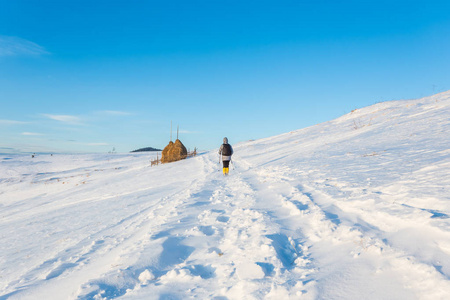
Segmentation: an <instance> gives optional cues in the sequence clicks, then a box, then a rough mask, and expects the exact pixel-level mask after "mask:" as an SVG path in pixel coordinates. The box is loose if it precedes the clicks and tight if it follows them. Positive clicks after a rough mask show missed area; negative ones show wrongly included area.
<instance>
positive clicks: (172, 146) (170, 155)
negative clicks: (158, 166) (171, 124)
mask: <svg viewBox="0 0 450 300" xmlns="http://www.w3.org/2000/svg"><path fill="white" fill-rule="evenodd" d="M186 157H187V150H186V147H185V146H184V145H183V143H182V142H181V141H180V140H179V139H177V140H176V141H175V143H174V142H172V141H170V142H169V145H167V146H166V147H165V148H164V150H163V152H162V154H161V162H162V163H167V162H173V161H178V160H182V159H185V158H186Z"/></svg>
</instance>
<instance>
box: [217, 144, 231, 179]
mask: <svg viewBox="0 0 450 300" xmlns="http://www.w3.org/2000/svg"><path fill="white" fill-rule="evenodd" d="M219 155H222V163H223V175H228V170H229V168H230V161H231V155H233V147H231V145H230V144H228V139H227V138H226V137H224V138H223V144H222V146H220V149H219Z"/></svg>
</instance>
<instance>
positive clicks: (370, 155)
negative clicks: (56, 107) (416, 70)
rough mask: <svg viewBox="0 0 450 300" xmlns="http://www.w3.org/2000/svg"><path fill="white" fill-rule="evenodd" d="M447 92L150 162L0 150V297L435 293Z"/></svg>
mask: <svg viewBox="0 0 450 300" xmlns="http://www.w3.org/2000/svg"><path fill="white" fill-rule="evenodd" d="M449 133H450V92H445V93H441V94H438V95H435V96H432V97H427V98H423V99H419V100H407V101H392V102H385V103H379V104H376V105H373V106H370V107H367V108H363V109H358V110H355V111H353V112H351V113H349V114H347V115H345V116H343V117H341V118H339V119H336V120H333V121H330V122H326V123H323V124H319V125H316V126H312V127H310V128H306V129H302V130H297V131H293V132H290V133H286V134H283V135H280V136H275V137H270V138H266V139H261V140H257V141H248V142H244V143H240V144H238V145H234V149H235V155H234V156H233V160H234V169H233V165H232V169H231V170H230V176H229V177H223V176H222V174H221V172H219V169H220V166H219V165H218V164H217V162H218V158H217V153H216V151H212V152H210V153H204V154H202V155H199V156H197V157H195V158H190V159H187V160H184V161H180V162H176V163H171V164H165V165H162V166H158V167H150V162H149V160H150V158H149V156H148V154H123V155H122V154H115V155H112V154H110V155H99V154H98V155H54V156H49V155H42V156H37V157H35V158H31V157H28V156H20V155H9V156H7V155H2V156H0V236H1V241H2V242H1V243H0V299H114V298H121V299H187V298H197V299H222V300H223V299H299V298H301V299H448V298H449V297H450V281H449V279H450V191H449V186H450V172H449V171H448V170H449V168H450V136H449Z"/></svg>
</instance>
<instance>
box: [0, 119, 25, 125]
mask: <svg viewBox="0 0 450 300" xmlns="http://www.w3.org/2000/svg"><path fill="white" fill-rule="evenodd" d="M22 124H27V122H22V121H15V120H0V125H22Z"/></svg>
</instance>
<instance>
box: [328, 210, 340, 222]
mask: <svg viewBox="0 0 450 300" xmlns="http://www.w3.org/2000/svg"><path fill="white" fill-rule="evenodd" d="M325 216H326V217H327V218H328V219H329V220H330V221H331V222H333V223H334V224H335V225H339V224H341V220H340V219H339V216H338V215H336V214H333V213H330V212H327V211H325Z"/></svg>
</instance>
